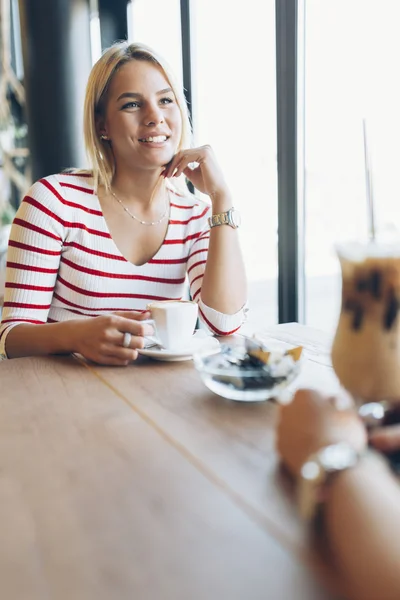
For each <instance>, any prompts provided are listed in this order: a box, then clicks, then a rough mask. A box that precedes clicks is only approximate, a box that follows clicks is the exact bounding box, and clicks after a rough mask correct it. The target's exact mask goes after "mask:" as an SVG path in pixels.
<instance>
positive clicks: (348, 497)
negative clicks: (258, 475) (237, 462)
mask: <svg viewBox="0 0 400 600" xmlns="http://www.w3.org/2000/svg"><path fill="white" fill-rule="evenodd" d="M338 442H347V443H349V444H351V445H352V446H353V447H354V448H355V449H356V450H358V451H362V450H363V448H364V447H365V445H366V433H365V430H364V428H363V426H362V424H361V421H360V420H359V418H358V416H357V414H356V413H355V412H354V411H352V410H351V409H347V410H338V409H337V408H336V404H335V402H334V401H333V399H332V398H326V397H322V396H321V395H320V394H318V393H317V392H314V391H308V390H301V391H299V392H298V393H297V394H296V396H295V398H294V400H293V402H292V403H291V404H290V405H288V406H285V407H282V408H281V414H280V421H279V425H278V439H277V446H278V451H279V453H280V455H281V457H282V460H283V462H284V464H285V465H286V467H287V468H288V470H289V471H290V472H291V473H292V474H293V475H295V476H296V477H298V476H299V473H300V470H301V467H302V465H303V464H304V463H305V462H306V461H307V460H308V458H309V457H310V455H312V454H314V453H315V452H317V451H318V450H320V449H321V448H323V447H325V446H328V445H331V444H336V443H338ZM322 510H323V530H322V532H321V535H322V537H323V538H324V541H325V542H326V543H327V544H328V547H329V550H330V555H331V556H332V559H333V565H332V566H333V567H334V568H335V569H336V571H337V572H338V574H339V576H340V579H341V583H342V584H343V586H344V589H345V592H346V595H347V597H348V598H349V600H398V599H399V598H400V536H399V532H400V487H399V485H398V483H397V482H396V480H395V478H394V477H393V475H392V474H391V472H390V471H389V469H388V467H387V466H386V465H385V464H384V462H383V460H382V459H380V458H379V457H376V456H371V455H369V454H366V455H365V456H363V457H362V458H361V459H360V461H359V463H358V464H357V465H356V466H355V467H353V468H350V469H347V470H345V471H342V472H339V473H337V474H335V475H334V476H333V477H332V480H331V481H330V482H329V483H328V484H327V497H326V500H325V502H324V505H323V508H322Z"/></svg>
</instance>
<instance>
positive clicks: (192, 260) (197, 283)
mask: <svg viewBox="0 0 400 600" xmlns="http://www.w3.org/2000/svg"><path fill="white" fill-rule="evenodd" d="M207 218H208V212H207V214H206V218H205V219H204V220H203V223H202V225H203V228H202V230H201V232H200V235H199V236H198V237H197V238H196V240H195V241H194V242H193V244H192V246H191V249H190V253H189V259H188V270H187V272H188V276H189V285H190V295H191V297H192V299H193V300H195V301H196V302H197V303H198V305H199V316H200V320H201V322H202V323H203V324H204V325H206V327H207V329H209V330H210V331H211V332H212V333H214V334H215V335H232V334H233V333H236V332H237V331H238V330H239V329H240V327H241V326H242V325H243V323H244V322H245V320H246V313H247V308H246V305H245V306H243V307H242V308H241V309H240V310H239V311H238V312H237V313H235V314H233V315H228V314H224V313H221V312H218V311H217V310H214V309H213V308H211V307H210V306H207V305H206V304H204V302H203V301H202V299H201V285H202V283H203V277H204V272H205V269H206V264H207V256H208V244H209V240H210V228H209V225H208V220H207Z"/></svg>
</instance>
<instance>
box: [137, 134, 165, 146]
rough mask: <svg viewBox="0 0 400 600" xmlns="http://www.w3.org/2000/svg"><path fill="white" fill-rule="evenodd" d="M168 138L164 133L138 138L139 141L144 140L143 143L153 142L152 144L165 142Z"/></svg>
mask: <svg viewBox="0 0 400 600" xmlns="http://www.w3.org/2000/svg"><path fill="white" fill-rule="evenodd" d="M167 139H168V136H166V135H155V136H151V135H150V136H149V137H146V138H139V142H144V143H153V144H162V143H163V142H166V141H167Z"/></svg>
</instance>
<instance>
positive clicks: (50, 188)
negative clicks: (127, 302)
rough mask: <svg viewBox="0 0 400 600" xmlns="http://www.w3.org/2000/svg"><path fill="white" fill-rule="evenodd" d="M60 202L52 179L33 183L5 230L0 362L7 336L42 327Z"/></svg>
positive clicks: (55, 260)
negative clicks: (20, 328)
mask: <svg viewBox="0 0 400 600" xmlns="http://www.w3.org/2000/svg"><path fill="white" fill-rule="evenodd" d="M62 202H63V198H62V195H61V192H60V186H59V184H58V182H57V180H56V178H55V177H54V176H51V177H48V178H46V179H42V180H40V181H38V182H36V183H35V184H34V185H33V186H32V187H31V188H30V190H29V191H28V193H27V195H26V196H25V197H24V199H23V201H22V203H21V206H20V207H19V209H18V211H17V214H16V216H15V219H14V222H13V226H12V228H11V234H10V240H9V244H8V252H7V265H6V267H7V268H6V281H5V291H4V305H3V313H2V321H1V324H0V358H7V355H6V350H5V343H6V338H7V335H8V333H9V332H10V331H11V329H12V328H13V327H15V326H16V325H20V324H21V323H32V324H40V323H46V322H47V316H48V313H49V309H50V305H51V301H52V298H53V292H54V286H55V282H56V279H57V273H58V268H59V264H60V257H61V248H62V245H63V240H64V236H65V233H64V229H65V221H64V219H63V206H64V205H63V203H62Z"/></svg>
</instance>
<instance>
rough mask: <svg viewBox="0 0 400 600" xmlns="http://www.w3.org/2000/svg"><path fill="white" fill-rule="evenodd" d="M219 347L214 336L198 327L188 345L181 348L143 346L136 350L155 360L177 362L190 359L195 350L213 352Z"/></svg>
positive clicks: (217, 350)
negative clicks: (169, 348) (165, 348)
mask: <svg viewBox="0 0 400 600" xmlns="http://www.w3.org/2000/svg"><path fill="white" fill-rule="evenodd" d="M219 348H220V344H219V341H218V340H217V339H216V338H214V337H212V336H210V335H208V334H207V333H206V332H205V331H203V330H201V329H198V330H197V331H195V333H194V334H193V337H192V341H191V343H190V345H189V347H186V348H183V349H182V350H164V348H160V347H159V346H155V347H154V348H143V350H138V352H139V354H142V355H143V356H148V357H149V358H154V359H155V360H165V361H167V362H177V361H180V360H191V359H192V358H193V354H196V353H197V352H206V353H207V354H208V353H209V354H213V353H216V352H219Z"/></svg>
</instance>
